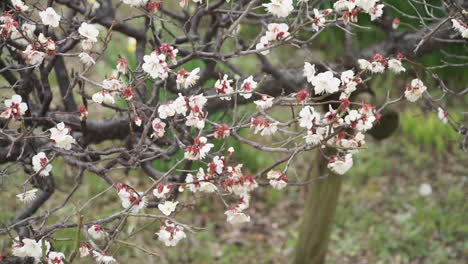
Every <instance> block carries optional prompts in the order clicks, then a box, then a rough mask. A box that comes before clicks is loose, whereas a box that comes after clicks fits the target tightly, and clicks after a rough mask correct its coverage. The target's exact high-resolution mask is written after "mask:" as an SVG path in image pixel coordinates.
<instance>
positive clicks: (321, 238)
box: [294, 157, 342, 264]
mask: <svg viewBox="0 0 468 264" xmlns="http://www.w3.org/2000/svg"><path fill="white" fill-rule="evenodd" d="M314 165H315V166H314V168H313V169H312V170H310V174H311V175H309V179H314V178H315V177H320V176H323V175H324V173H330V174H329V176H328V177H326V178H324V179H318V180H316V181H314V182H313V183H311V184H310V185H309V190H308V193H307V200H306V204H305V207H304V214H303V220H302V225H301V227H300V229H299V240H298V243H297V246H296V252H295V258H294V264H322V263H325V256H326V254H327V248H328V241H329V240H330V233H331V228H332V226H333V217H334V215H335V210H336V206H337V203H338V198H339V194H340V189H341V181H342V178H341V177H342V176H340V175H335V174H332V173H331V172H329V171H328V172H327V170H326V168H325V167H326V161H325V160H323V159H322V158H320V157H319V160H318V162H316V163H315V164H314Z"/></svg>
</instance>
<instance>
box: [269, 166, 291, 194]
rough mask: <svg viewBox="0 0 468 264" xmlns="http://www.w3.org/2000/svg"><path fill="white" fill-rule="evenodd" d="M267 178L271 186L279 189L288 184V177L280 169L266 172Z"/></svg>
mask: <svg viewBox="0 0 468 264" xmlns="http://www.w3.org/2000/svg"><path fill="white" fill-rule="evenodd" d="M267 178H268V179H269V180H270V185H271V186H273V188H275V189H278V190H281V189H283V188H284V187H286V186H287V185H288V181H289V179H288V177H286V176H285V175H284V174H283V172H282V171H280V170H271V171H269V172H268V174H267Z"/></svg>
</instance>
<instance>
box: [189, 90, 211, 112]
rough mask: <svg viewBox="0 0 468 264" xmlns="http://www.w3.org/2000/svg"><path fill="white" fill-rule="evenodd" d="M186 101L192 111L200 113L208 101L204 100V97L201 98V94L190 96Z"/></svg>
mask: <svg viewBox="0 0 468 264" xmlns="http://www.w3.org/2000/svg"><path fill="white" fill-rule="evenodd" d="M188 101H189V106H190V108H191V109H192V111H194V112H197V113H200V112H202V110H203V107H204V106H205V104H206V102H207V101H208V100H207V99H206V97H204V96H203V94H198V95H194V96H190V97H189V100H188Z"/></svg>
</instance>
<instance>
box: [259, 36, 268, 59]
mask: <svg viewBox="0 0 468 264" xmlns="http://www.w3.org/2000/svg"><path fill="white" fill-rule="evenodd" d="M268 47H270V43H269V41H268V37H267V36H263V37H261V38H260V42H259V43H257V45H255V49H256V50H262V51H260V54H262V55H268V53H270V50H269V49H267V48H268ZM264 49H265V50H264Z"/></svg>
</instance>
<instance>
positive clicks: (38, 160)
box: [32, 152, 52, 176]
mask: <svg viewBox="0 0 468 264" xmlns="http://www.w3.org/2000/svg"><path fill="white" fill-rule="evenodd" d="M32 164H33V170H34V171H35V172H36V173H39V175H40V176H49V174H50V171H51V170H52V165H51V164H49V159H48V158H47V156H46V154H45V153H44V152H39V153H37V154H36V155H34V157H33V158H32Z"/></svg>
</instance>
